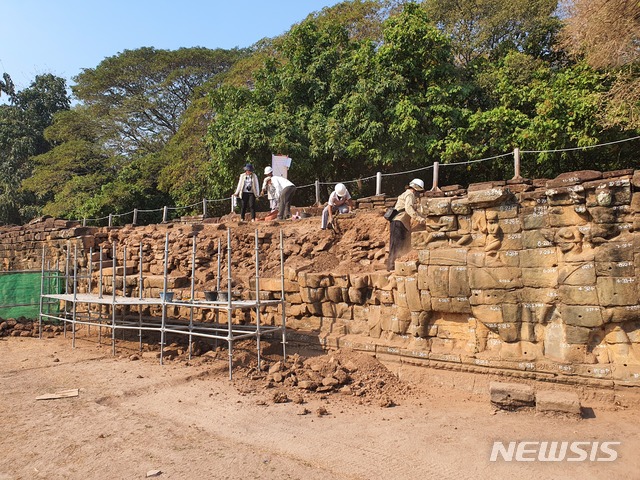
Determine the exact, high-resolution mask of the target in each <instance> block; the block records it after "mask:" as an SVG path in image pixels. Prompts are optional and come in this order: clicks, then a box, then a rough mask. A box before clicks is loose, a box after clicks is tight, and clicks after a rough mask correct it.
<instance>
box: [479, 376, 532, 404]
mask: <svg viewBox="0 0 640 480" xmlns="http://www.w3.org/2000/svg"><path fill="white" fill-rule="evenodd" d="M489 395H490V397H491V403H492V404H493V405H495V406H497V407H499V408H504V409H508V410H511V409H518V408H522V407H533V406H534V404H535V400H536V397H535V394H534V391H533V387H531V386H530V385H522V384H519V383H505V382H491V383H490V384H489Z"/></svg>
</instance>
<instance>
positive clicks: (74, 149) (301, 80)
mask: <svg viewBox="0 0 640 480" xmlns="http://www.w3.org/2000/svg"><path fill="white" fill-rule="evenodd" d="M639 9H640V7H639V6H638V4H637V2H631V1H628V0H593V1H591V0H589V1H587V0H567V1H565V2H563V4H562V5H561V8H559V7H558V3H557V1H556V0H508V1H507V0H478V1H476V2H472V3H469V2H462V1H458V0H454V1H445V0H424V1H421V2H420V1H418V2H412V1H407V0H351V1H345V2H342V3H340V4H337V5H335V6H333V7H330V8H329V7H328V8H324V9H322V10H321V11H319V12H315V13H313V14H311V15H309V16H307V17H306V18H304V19H301V21H300V22H299V23H297V24H295V25H293V26H292V27H291V29H290V30H289V31H288V32H286V33H285V34H283V35H281V36H279V37H276V38H271V39H269V38H265V39H262V40H260V41H259V42H257V43H256V44H255V45H252V46H250V47H248V48H244V49H232V50H223V49H207V48H202V47H195V48H181V49H178V50H175V51H170V50H160V49H155V48H153V47H143V48H139V49H136V50H125V51H123V52H121V53H118V54H116V55H114V56H111V57H108V58H106V59H104V60H103V61H102V62H101V63H100V64H99V65H97V66H96V67H95V68H88V69H84V70H83V71H82V72H80V73H79V74H78V75H77V76H76V77H75V78H74V81H75V82H76V83H75V85H72V87H71V88H72V92H73V95H74V96H75V103H74V105H73V107H71V105H70V99H69V98H68V96H67V94H66V85H65V84H64V81H63V80H61V79H57V78H56V77H53V76H41V77H37V78H36V81H35V82H34V84H33V85H32V86H31V87H30V88H28V89H25V90H23V91H21V92H16V91H15V87H14V85H13V82H12V81H11V78H10V77H9V76H8V75H7V74H5V75H4V76H3V79H2V80H1V81H0V95H4V96H6V97H7V99H8V100H9V104H7V105H0V222H5V223H6V222H16V223H17V222H20V221H25V220H28V219H29V218H31V217H33V216H34V215H36V214H40V213H46V214H51V215H56V216H63V217H75V218H78V217H104V216H106V215H108V214H109V213H114V214H117V213H125V212H128V211H131V210H133V209H134V208H139V209H141V208H146V209H151V208H160V207H162V206H163V205H177V206H188V205H192V204H199V203H200V202H201V201H202V199H203V198H208V199H224V198H228V197H229V195H230V193H231V191H232V190H233V187H234V185H235V180H236V177H237V175H238V174H239V173H240V172H241V170H242V165H243V164H244V163H246V162H251V163H253V164H254V165H256V167H257V168H258V169H259V170H260V169H261V168H262V167H264V166H266V165H267V164H269V163H270V161H271V155H272V154H288V155H289V156H291V157H292V158H293V159H294V168H293V169H292V170H291V171H290V175H291V177H292V179H293V180H294V182H296V183H297V184H298V185H301V184H309V183H312V182H313V180H315V179H318V180H321V181H325V182H335V181H345V180H355V179H358V178H362V177H368V176H371V175H373V174H374V173H375V172H376V171H383V172H388V173H393V172H398V171H403V170H411V169H415V168H421V167H426V166H430V165H431V164H432V163H433V162H435V161H438V162H440V163H441V164H443V165H447V164H451V163H453V164H456V165H457V166H456V168H451V169H444V170H443V171H442V173H441V179H442V181H443V182H451V183H460V184H465V183H470V182H471V181H481V180H491V179H496V178H509V175H511V174H512V172H511V169H512V168H513V167H512V166H511V160H510V159H506V158H504V155H505V154H508V153H509V152H511V151H512V150H513V149H514V148H516V147H518V148H520V149H521V150H524V151H526V152H528V153H526V157H525V158H524V159H523V166H522V168H523V172H522V173H523V174H524V175H526V176H530V177H540V176H543V177H552V176H555V175H558V174H559V173H562V172H565V171H569V170H576V169H581V168H597V169H602V170H606V169H616V168H624V167H627V166H636V165H637V160H635V156H634V155H635V153H634V148H633V145H632V144H616V142H615V141H616V140H620V139H624V138H628V137H633V136H636V135H637V134H638V130H639V129H640V121H639V120H638V119H639V118H640V114H639V113H638V112H640V108H639V107H640V103H639V99H640V93H639V92H640V88H639V87H638V85H639V83H640V82H639V78H640V76H639V68H638V67H639V66H638V52H639V51H638V49H637V45H638V31H639V29H638V21H640V20H639V19H640V10H639ZM600 143H604V144H607V145H608V146H606V147H602V148H599V149H592V150H582V149H581V147H590V146H593V145H597V144H600ZM494 157H495V158H494ZM478 159H492V160H491V161H490V162H476V160H478ZM350 188H351V187H350ZM352 190H355V191H354V193H355V194H356V195H358V194H361V193H362V192H361V191H360V190H359V186H357V187H356V188H355V189H352ZM310 192H311V190H310ZM312 193H313V192H311V195H312ZM301 200H302V201H307V200H311V198H309V199H307V200H303V199H301Z"/></svg>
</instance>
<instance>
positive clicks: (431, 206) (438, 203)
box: [426, 197, 452, 215]
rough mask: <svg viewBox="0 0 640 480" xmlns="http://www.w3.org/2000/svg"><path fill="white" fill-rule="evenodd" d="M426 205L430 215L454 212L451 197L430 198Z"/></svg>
mask: <svg viewBox="0 0 640 480" xmlns="http://www.w3.org/2000/svg"><path fill="white" fill-rule="evenodd" d="M426 206H427V211H428V212H429V214H430V215H450V214H451V213H452V211H451V198H447V197H441V198H429V199H428V200H427V205H426Z"/></svg>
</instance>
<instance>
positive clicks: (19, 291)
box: [0, 272, 62, 320]
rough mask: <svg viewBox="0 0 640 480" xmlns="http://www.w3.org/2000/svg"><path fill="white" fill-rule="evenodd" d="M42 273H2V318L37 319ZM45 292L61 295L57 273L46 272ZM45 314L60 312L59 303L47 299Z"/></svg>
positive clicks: (0, 283)
mask: <svg viewBox="0 0 640 480" xmlns="http://www.w3.org/2000/svg"><path fill="white" fill-rule="evenodd" d="M41 280H42V273H41V272H0V318H4V319H6V318H18V317H26V318H30V319H34V320H35V319H37V318H38V315H39V313H40V283H41ZM43 283H44V285H43V286H44V292H45V293H59V292H60V285H61V283H62V282H61V280H60V277H59V275H58V273H57V272H45V275H44V282H43ZM45 300H46V303H45V304H44V305H43V309H44V311H45V312H51V313H53V312H56V313H57V312H58V309H59V302H57V301H53V300H51V299H45Z"/></svg>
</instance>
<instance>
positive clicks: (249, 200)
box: [240, 192, 256, 220]
mask: <svg viewBox="0 0 640 480" xmlns="http://www.w3.org/2000/svg"><path fill="white" fill-rule="evenodd" d="M247 208H248V209H249V211H250V212H251V220H255V219H256V196H255V195H254V194H253V193H252V192H242V207H241V208H240V219H241V220H244V214H245V213H247Z"/></svg>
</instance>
